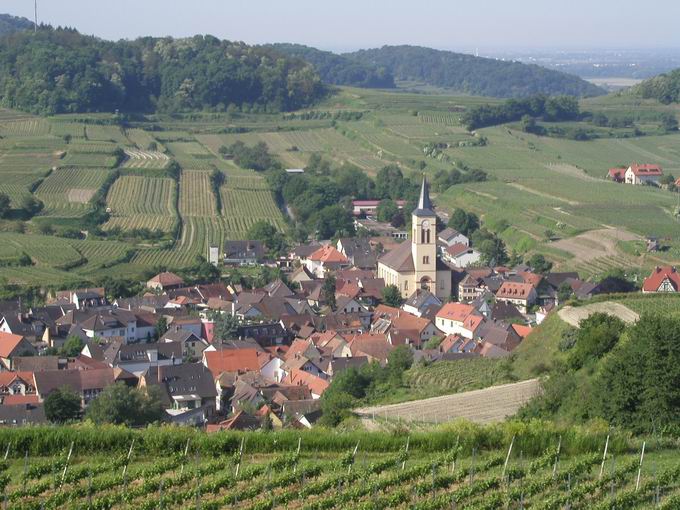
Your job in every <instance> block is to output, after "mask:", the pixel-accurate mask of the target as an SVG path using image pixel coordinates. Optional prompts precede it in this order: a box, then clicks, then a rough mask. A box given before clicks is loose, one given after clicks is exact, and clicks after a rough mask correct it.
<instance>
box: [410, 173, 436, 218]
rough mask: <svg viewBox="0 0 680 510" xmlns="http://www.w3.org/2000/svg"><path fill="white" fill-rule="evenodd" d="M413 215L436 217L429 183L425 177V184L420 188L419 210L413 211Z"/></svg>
mask: <svg viewBox="0 0 680 510" xmlns="http://www.w3.org/2000/svg"><path fill="white" fill-rule="evenodd" d="M413 214H414V215H415V216H434V210H433V208H432V202H431V201H430V185H429V184H428V183H427V178H426V177H425V176H423V184H422V185H421V186H420V198H419V199H418V208H417V209H416V210H415V211H413Z"/></svg>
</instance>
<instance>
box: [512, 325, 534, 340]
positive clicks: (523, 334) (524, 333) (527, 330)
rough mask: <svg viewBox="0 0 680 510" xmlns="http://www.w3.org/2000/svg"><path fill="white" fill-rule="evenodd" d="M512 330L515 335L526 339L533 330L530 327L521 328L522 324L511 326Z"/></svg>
mask: <svg viewBox="0 0 680 510" xmlns="http://www.w3.org/2000/svg"><path fill="white" fill-rule="evenodd" d="M512 329H514V330H515V333H517V334H518V335H519V336H520V337H521V338H526V336H527V335H528V334H529V333H531V331H532V330H533V328H532V327H531V326H523V325H522V324H513V325H512Z"/></svg>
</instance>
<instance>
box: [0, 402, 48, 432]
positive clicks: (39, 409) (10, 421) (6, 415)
mask: <svg viewBox="0 0 680 510" xmlns="http://www.w3.org/2000/svg"><path fill="white" fill-rule="evenodd" d="M45 424H47V418H46V417H45V408H44V406H43V404H35V403H17V404H3V405H0V426H10V427H16V426H24V425H45Z"/></svg>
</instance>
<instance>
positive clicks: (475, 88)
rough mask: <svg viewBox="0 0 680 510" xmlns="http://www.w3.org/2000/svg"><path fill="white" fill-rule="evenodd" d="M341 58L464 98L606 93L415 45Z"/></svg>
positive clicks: (574, 80)
mask: <svg viewBox="0 0 680 510" xmlns="http://www.w3.org/2000/svg"><path fill="white" fill-rule="evenodd" d="M344 56H345V57H348V58H351V59H353V60H356V61H357V62H361V63H363V64H366V65H372V66H378V67H383V68H385V69H386V70H387V71H388V72H391V73H392V74H393V75H394V77H395V79H397V80H405V81H420V82H425V83H427V84H429V85H433V86H436V87H444V88H448V89H452V90H455V91H457V92H461V93H465V94H472V95H481V96H491V97H527V96H531V95H533V94H546V95H561V94H567V95H573V96H596V95H601V94H604V91H603V90H602V89H600V88H599V87H596V86H595V85H592V84H591V83H588V82H586V81H585V80H582V79H581V78H578V77H576V76H572V75H568V74H565V73H561V72H558V71H551V70H549V69H545V68H543V67H540V66H536V65H527V64H521V63H519V62H506V61H501V60H494V59H489V58H481V57H475V56H472V55H465V54H462V53H454V52H451V51H440V50H434V49H431V48H423V47H419V46H383V47H382V48H376V49H370V50H360V51H357V52H354V53H348V54H345V55H344Z"/></svg>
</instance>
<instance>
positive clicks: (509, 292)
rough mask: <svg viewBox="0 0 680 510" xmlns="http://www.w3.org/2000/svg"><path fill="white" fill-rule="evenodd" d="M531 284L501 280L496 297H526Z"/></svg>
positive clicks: (531, 288) (530, 289)
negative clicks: (501, 283)
mask: <svg viewBox="0 0 680 510" xmlns="http://www.w3.org/2000/svg"><path fill="white" fill-rule="evenodd" d="M533 289H534V288H533V286H532V285H531V284H530V283H517V282H503V285H501V288H500V289H498V292H496V297H497V298H507V299H528V298H529V295H530V294H531V291H532V290H533Z"/></svg>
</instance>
